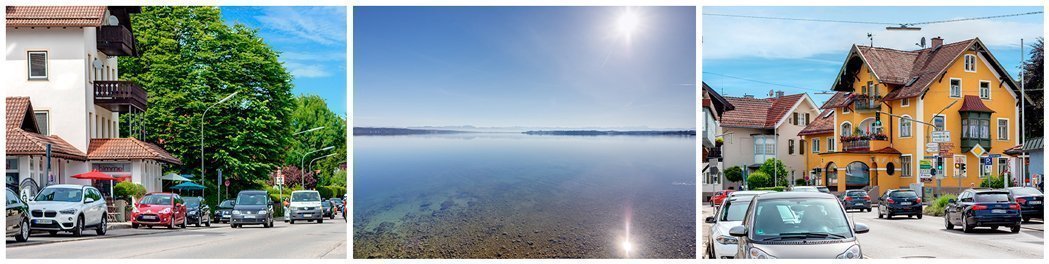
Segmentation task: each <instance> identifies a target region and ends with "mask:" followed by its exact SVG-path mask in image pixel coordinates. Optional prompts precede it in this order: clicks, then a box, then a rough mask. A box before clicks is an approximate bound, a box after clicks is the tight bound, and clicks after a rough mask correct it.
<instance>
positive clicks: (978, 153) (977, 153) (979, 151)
mask: <svg viewBox="0 0 1049 264" xmlns="http://www.w3.org/2000/svg"><path fill="white" fill-rule="evenodd" d="M969 152H971V153H972V154H973V156H977V157H979V156H983V154H984V153H987V150H984V149H983V147H982V146H980V144H976V146H973V149H972V150H969Z"/></svg>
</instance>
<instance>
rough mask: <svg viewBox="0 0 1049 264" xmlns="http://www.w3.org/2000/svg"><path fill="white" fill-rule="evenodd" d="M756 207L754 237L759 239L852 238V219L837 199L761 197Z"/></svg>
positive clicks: (752, 236) (752, 233) (752, 235)
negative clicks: (770, 198)
mask: <svg viewBox="0 0 1049 264" xmlns="http://www.w3.org/2000/svg"><path fill="white" fill-rule="evenodd" d="M755 206H757V208H755V210H754V212H755V214H754V216H753V217H754V224H753V227H752V230H753V231H752V232H750V234H751V235H750V236H751V238H752V239H754V240H757V241H773V240H791V239H841V238H849V237H852V230H851V228H850V227H849V221H848V220H847V219H846V218H845V213H843V212H842V210H841V205H840V204H839V203H838V201H837V200H835V199H823V198H804V199H802V198H798V199H773V200H761V201H758V203H757V205H755Z"/></svg>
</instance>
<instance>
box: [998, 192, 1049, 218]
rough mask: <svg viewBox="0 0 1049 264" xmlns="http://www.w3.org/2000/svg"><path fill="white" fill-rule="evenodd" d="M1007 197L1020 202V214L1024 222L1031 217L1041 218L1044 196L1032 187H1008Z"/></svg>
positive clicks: (1043, 209)
mask: <svg viewBox="0 0 1049 264" xmlns="http://www.w3.org/2000/svg"><path fill="white" fill-rule="evenodd" d="M1006 190H1007V191H1009V197H1010V198H1012V199H1013V201H1016V203H1018V204H1020V215H1021V217H1022V218H1023V221H1024V222H1029V221H1031V218H1038V219H1042V218H1043V217H1044V216H1043V212H1044V211H1045V197H1044V196H1043V195H1042V192H1041V191H1038V189H1035V188H1034V187H1009V188H1006Z"/></svg>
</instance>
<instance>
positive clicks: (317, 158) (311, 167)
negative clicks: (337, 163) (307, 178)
mask: <svg viewBox="0 0 1049 264" xmlns="http://www.w3.org/2000/svg"><path fill="white" fill-rule="evenodd" d="M331 156H335V153H331V154H328V155H324V156H320V157H316V158H313V159H312V160H310V166H309V167H310V172H312V171H313V162H314V161H317V160H319V159H323V158H327V157H331Z"/></svg>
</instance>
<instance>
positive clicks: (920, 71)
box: [861, 39, 979, 100]
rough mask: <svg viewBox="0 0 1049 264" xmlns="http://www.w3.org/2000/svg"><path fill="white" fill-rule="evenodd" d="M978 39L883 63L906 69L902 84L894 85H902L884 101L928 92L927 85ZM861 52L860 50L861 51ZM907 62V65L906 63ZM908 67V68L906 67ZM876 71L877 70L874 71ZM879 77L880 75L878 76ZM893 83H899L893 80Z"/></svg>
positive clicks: (923, 50) (917, 51)
mask: <svg viewBox="0 0 1049 264" xmlns="http://www.w3.org/2000/svg"><path fill="white" fill-rule="evenodd" d="M978 41H979V40H978V39H967V40H963V41H959V42H955V43H950V44H943V45H942V46H940V47H938V48H925V49H920V50H916V51H911V52H910V53H912V54H913V55H914V56H913V57H907V56H901V58H902V59H901V58H895V60H894V61H891V62H883V63H884V64H890V65H895V67H898V68H899V69H908V68H909V70H908V72H907V75H903V76H905V77H904V79H905V80H902V82H896V84H901V85H904V86H903V87H902V88H901V89H895V90H893V91H892V92H889V93H888V94H886V95H885V100H896V99H903V98H911V97H916V96H919V95H922V94H924V93H925V91H927V90H929V85H931V84H932V83H933V82H935V81H936V80H937V79H939V78H938V77H939V75H940V74H942V73H943V72H945V71H947V68H948V67H950V66H951V64H953V63H954V61H955V60H957V59H958V57H959V56H961V55H962V53H963V52H965V51H966V50H968V49H969V47H971V46H972V45H974V44H976V43H978ZM861 50H862V49H861ZM907 58H911V59H907ZM908 60H909V63H908ZM908 66H910V67H908ZM875 71H877V69H875ZM878 76H879V77H881V75H878ZM911 79H914V82H913V83H911V84H910V85H906V84H907V83H908V82H911ZM893 81H900V80H898V79H894V80H893Z"/></svg>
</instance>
